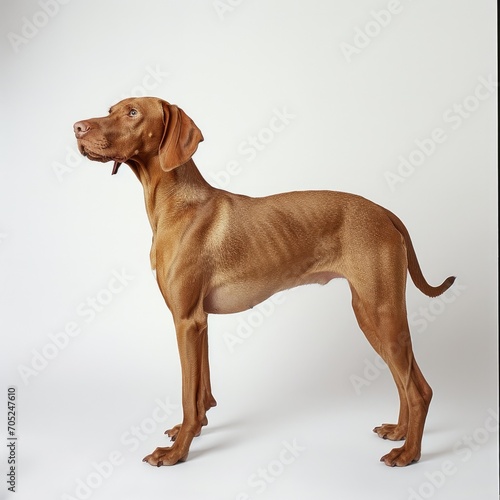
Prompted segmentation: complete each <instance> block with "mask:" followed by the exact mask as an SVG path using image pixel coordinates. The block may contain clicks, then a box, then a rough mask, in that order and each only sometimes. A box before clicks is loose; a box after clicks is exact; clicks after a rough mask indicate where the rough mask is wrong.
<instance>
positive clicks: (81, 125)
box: [73, 122, 90, 139]
mask: <svg viewBox="0 0 500 500" xmlns="http://www.w3.org/2000/svg"><path fill="white" fill-rule="evenodd" d="M73 130H74V131H75V136H76V138H77V139H80V137H83V136H84V135H85V134H86V133H87V132H88V131H89V130H90V125H89V124H88V123H87V122H76V123H75V124H74V125H73Z"/></svg>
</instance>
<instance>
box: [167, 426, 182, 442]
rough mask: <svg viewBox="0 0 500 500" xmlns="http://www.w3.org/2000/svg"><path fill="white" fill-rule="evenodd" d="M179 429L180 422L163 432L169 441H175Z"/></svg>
mask: <svg viewBox="0 0 500 500" xmlns="http://www.w3.org/2000/svg"><path fill="white" fill-rule="evenodd" d="M180 430H181V424H177V425H175V426H174V427H172V428H171V429H168V430H166V431H165V434H166V435H167V436H168V437H169V438H170V441H175V439H176V437H177V435H178V434H179V431H180Z"/></svg>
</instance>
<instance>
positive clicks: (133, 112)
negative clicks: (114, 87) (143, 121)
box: [128, 109, 137, 116]
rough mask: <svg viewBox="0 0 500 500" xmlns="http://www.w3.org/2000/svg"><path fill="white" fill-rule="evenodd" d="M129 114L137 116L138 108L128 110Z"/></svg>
mask: <svg viewBox="0 0 500 500" xmlns="http://www.w3.org/2000/svg"><path fill="white" fill-rule="evenodd" d="M128 116H137V109H131V110H130V111H129V112H128Z"/></svg>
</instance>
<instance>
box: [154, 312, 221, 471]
mask: <svg viewBox="0 0 500 500" xmlns="http://www.w3.org/2000/svg"><path fill="white" fill-rule="evenodd" d="M174 319H175V318H174ZM175 326H176V333H177V343H178V347H179V355H180V359H181V370H182V409H183V413H184V415H183V420H182V424H180V426H177V427H176V428H174V429H176V435H175V442H174V444H173V445H172V446H170V447H166V448H156V450H155V451H154V452H153V453H151V455H148V456H147V457H145V458H144V462H147V463H149V464H150V465H156V466H158V467H159V466H161V465H174V464H176V463H177V462H183V461H185V460H186V458H187V456H188V453H189V447H190V445H191V441H192V440H193V438H194V437H195V436H197V435H198V434H200V431H201V427H202V426H203V425H206V416H205V413H206V409H208V408H206V406H207V404H205V402H204V398H205V393H206V390H207V387H206V383H207V382H206V376H207V374H204V373H203V371H204V369H207V370H208V366H204V365H205V363H206V360H205V359H204V358H205V355H206V354H207V353H206V344H207V339H206V337H207V317H206V314H204V313H203V314H200V315H198V318H196V317H188V318H184V319H180V320H177V321H175ZM212 401H213V403H215V400H213V397H212V398H211V402H212ZM213 405H214V404H211V406H213Z"/></svg>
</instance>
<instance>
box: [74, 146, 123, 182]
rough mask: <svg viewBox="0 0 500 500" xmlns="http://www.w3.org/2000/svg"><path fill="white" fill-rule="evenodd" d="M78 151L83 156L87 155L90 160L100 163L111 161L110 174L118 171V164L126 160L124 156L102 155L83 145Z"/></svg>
mask: <svg viewBox="0 0 500 500" xmlns="http://www.w3.org/2000/svg"><path fill="white" fill-rule="evenodd" d="M80 151H81V153H82V155H83V156H85V157H87V158H88V159H89V160H91V161H99V162H101V163H107V162H108V161H112V162H113V170H112V171H111V175H115V174H116V173H117V172H118V169H119V168H120V165H121V164H122V163H124V162H125V161H126V158H125V157H121V156H107V155H103V154H100V153H96V152H95V151H92V150H90V149H89V148H88V147H85V146H83V145H82V146H81V147H80Z"/></svg>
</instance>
